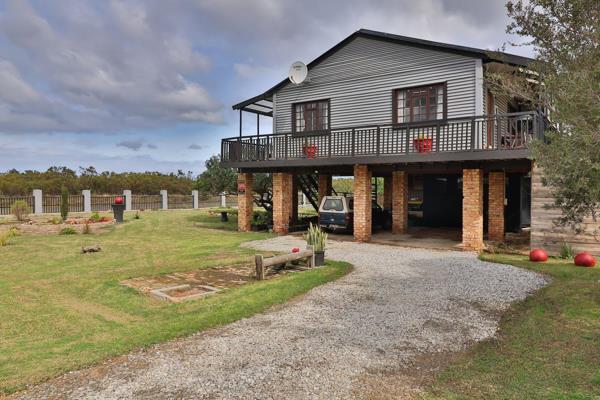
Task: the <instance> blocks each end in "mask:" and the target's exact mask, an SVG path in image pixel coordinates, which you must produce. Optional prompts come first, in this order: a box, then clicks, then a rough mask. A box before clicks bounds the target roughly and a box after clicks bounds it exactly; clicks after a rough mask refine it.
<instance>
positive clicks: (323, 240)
mask: <svg viewBox="0 0 600 400" xmlns="http://www.w3.org/2000/svg"><path fill="white" fill-rule="evenodd" d="M304 238H305V239H306V244H307V245H309V246H312V248H313V251H314V252H315V267H320V266H322V265H325V246H326V245H327V233H325V232H323V231H322V230H321V228H320V227H319V226H318V225H313V224H312V222H311V223H310V226H309V227H308V231H307V232H306V235H304Z"/></svg>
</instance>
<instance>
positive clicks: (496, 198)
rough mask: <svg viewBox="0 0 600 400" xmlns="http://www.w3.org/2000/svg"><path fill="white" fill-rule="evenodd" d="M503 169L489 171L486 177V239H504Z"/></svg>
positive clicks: (497, 240) (504, 195)
mask: <svg viewBox="0 0 600 400" xmlns="http://www.w3.org/2000/svg"><path fill="white" fill-rule="evenodd" d="M504 179H505V178H504V171H500V172H490V174H489V177H488V239H489V240H491V241H495V242H502V241H504V198H505V197H506V193H505V190H506V186H505V182H504Z"/></svg>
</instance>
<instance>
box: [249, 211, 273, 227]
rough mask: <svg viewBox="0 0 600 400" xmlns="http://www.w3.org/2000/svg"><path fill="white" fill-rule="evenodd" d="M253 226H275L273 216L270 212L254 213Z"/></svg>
mask: <svg viewBox="0 0 600 400" xmlns="http://www.w3.org/2000/svg"><path fill="white" fill-rule="evenodd" d="M251 224H252V225H273V214H272V213H270V212H268V211H260V210H258V211H254V212H253V213H252V221H251Z"/></svg>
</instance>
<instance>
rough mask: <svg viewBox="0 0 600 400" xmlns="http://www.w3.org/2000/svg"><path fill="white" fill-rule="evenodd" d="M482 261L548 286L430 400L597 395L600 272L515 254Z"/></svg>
mask: <svg viewBox="0 0 600 400" xmlns="http://www.w3.org/2000/svg"><path fill="white" fill-rule="evenodd" d="M481 258H482V259H483V260H486V261H494V262H500V263H505V264H512V265H516V266H519V267H522V268H527V269H531V270H534V271H539V272H542V273H545V274H547V275H549V276H551V277H552V279H553V281H552V283H551V284H550V285H549V286H547V287H546V288H544V289H542V290H540V291H539V292H538V293H537V294H535V295H534V296H532V297H530V298H529V299H527V300H525V301H524V302H521V303H519V304H517V305H516V306H515V307H513V308H512V309H511V311H510V312H509V313H508V314H507V315H505V316H504V317H503V318H502V321H501V323H500V331H499V334H498V337H497V338H496V339H494V340H490V341H487V342H483V343H480V344H479V345H477V346H475V348H474V349H473V350H472V351H469V352H468V353H467V354H465V355H464V356H463V357H462V359H461V360H460V361H458V362H457V363H456V364H454V365H452V366H451V367H450V368H449V369H447V370H446V371H444V372H443V373H442V374H441V375H440V376H439V377H438V379H437V380H436V383H435V384H434V386H433V389H432V390H431V393H430V394H429V395H427V396H425V397H426V398H432V399H438V398H442V399H573V400H574V399H600V269H599V268H598V267H596V268H580V267H574V266H573V264H572V263H565V262H563V261H559V260H553V259H551V260H550V261H549V262H547V263H545V264H537V263H532V262H529V261H528V260H527V259H526V257H523V256H514V255H483V256H482V257H481Z"/></svg>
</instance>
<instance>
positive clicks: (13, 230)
mask: <svg viewBox="0 0 600 400" xmlns="http://www.w3.org/2000/svg"><path fill="white" fill-rule="evenodd" d="M8 236H9V237H16V236H21V231H20V230H19V228H17V227H15V226H13V227H12V228H10V229H9V230H8Z"/></svg>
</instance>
